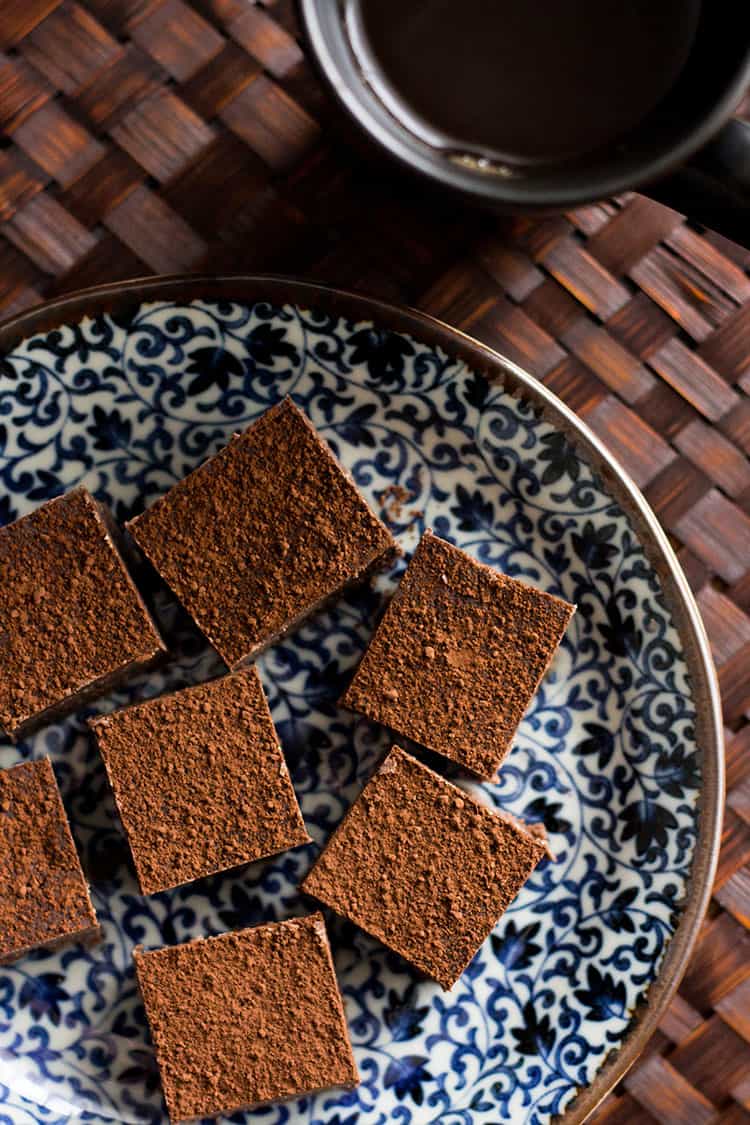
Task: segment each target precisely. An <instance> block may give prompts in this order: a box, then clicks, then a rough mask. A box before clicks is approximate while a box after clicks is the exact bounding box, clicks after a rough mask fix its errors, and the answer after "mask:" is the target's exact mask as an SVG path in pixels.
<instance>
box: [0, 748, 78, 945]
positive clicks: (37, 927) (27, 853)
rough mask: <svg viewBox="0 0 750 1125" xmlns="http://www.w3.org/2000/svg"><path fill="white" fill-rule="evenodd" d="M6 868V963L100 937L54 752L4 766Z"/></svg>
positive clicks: (0, 936)
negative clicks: (64, 943)
mask: <svg viewBox="0 0 750 1125" xmlns="http://www.w3.org/2000/svg"><path fill="white" fill-rule="evenodd" d="M0 872H2V877H0V964H1V963H4V962H7V961H12V960H14V959H15V958H17V957H20V956H21V954H22V953H25V952H27V951H28V950H30V949H36V948H38V947H39V946H53V945H57V944H58V943H60V942H61V941H63V940H65V939H71V940H73V939H85V940H89V939H91V938H93V937H96V936H97V935H98V933H99V926H98V923H97V920H96V914H95V913H94V908H93V906H92V905H91V900H90V899H89V892H88V888H87V886H86V880H85V878H84V875H83V871H82V870H81V863H80V860H79V859H78V853H77V852H76V848H75V844H74V843H73V837H72V836H71V834H70V828H69V827H68V821H67V818H66V816H65V810H64V808H63V804H62V801H61V799H60V791H59V789H58V788H57V781H56V780H55V775H54V773H53V770H52V765H51V763H50V760H49V758H43V759H42V760H41V761H38V762H22V763H21V764H20V765H17V766H13V767H12V768H11V769H7V770H2V771H0Z"/></svg>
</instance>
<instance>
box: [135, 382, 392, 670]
mask: <svg viewBox="0 0 750 1125" xmlns="http://www.w3.org/2000/svg"><path fill="white" fill-rule="evenodd" d="M127 526H128V529H129V531H130V532H131V534H132V535H133V537H134V539H135V540H136V542H137V543H138V545H139V546H140V547H141V549H142V550H143V552H144V553H145V554H146V555H147V556H148V558H149V559H150V561H151V562H152V563H153V565H154V566H155V567H156V569H157V570H158V571H159V573H160V574H161V575H162V577H163V578H164V579H165V581H166V582H167V583H168V584H169V586H170V587H171V588H172V590H173V591H174V593H175V594H176V596H177V597H178V598H179V600H180V601H181V602H182V604H183V605H184V606H185V608H186V609H187V610H188V612H189V613H190V614H191V615H192V617H193V618H194V619H195V621H196V622H197V624H198V625H199V626H200V628H201V629H202V630H203V632H204V633H205V635H206V636H207V637H208V639H209V641H210V642H211V644H212V645H213V646H214V647H215V648H216V650H217V651H218V653H219V655H220V656H221V657H222V659H223V660H225V661H226V663H227V664H228V665H229V666H230V667H236V666H237V665H238V664H240V663H242V662H243V661H245V660H247V659H248V658H250V657H252V656H253V655H255V653H256V652H257V651H258V650H259V649H261V648H262V647H264V646H265V645H266V644H268V643H269V642H270V641H271V640H273V639H274V638H275V637H276V636H278V635H279V634H280V633H282V632H284V631H285V630H286V629H287V628H288V627H290V626H291V625H292V624H293V623H295V622H296V621H297V620H299V619H300V618H301V617H303V616H304V615H305V614H307V613H309V612H311V611H312V610H313V609H314V608H315V607H316V606H317V605H318V604H320V602H321V601H324V600H325V599H327V598H329V597H331V596H332V595H333V594H335V593H337V592H338V591H339V590H341V589H342V587H343V586H345V585H346V584H347V583H349V582H351V581H353V580H355V579H357V578H360V577H363V576H364V575H365V574H366V573H367V572H368V571H369V570H370V568H372V567H373V566H377V565H378V564H379V563H380V562H381V561H385V560H386V559H387V558H388V557H389V556H390V554H391V553H392V552H393V550H394V549H395V543H394V540H393V538H392V536H391V534H390V532H389V531H388V529H387V528H386V527H385V525H384V524H382V523H381V522H380V520H379V519H378V518H377V517H376V516H375V515H374V513H373V512H372V511H371V510H370V508H369V507H368V505H367V504H366V502H365V501H364V499H363V498H362V496H360V494H359V492H358V491H357V489H356V487H355V486H354V484H353V483H352V481H351V480H350V479H349V477H348V476H347V475H346V473H345V472H344V471H343V469H342V468H341V466H340V465H339V463H338V462H337V461H336V459H335V457H334V456H333V454H332V453H331V451H330V449H329V448H328V446H327V445H326V443H325V442H324V441H322V440H321V439H320V438H319V437H318V435H317V433H316V432H315V430H314V429H313V427H312V425H311V424H310V422H309V421H308V420H307V418H306V417H305V415H304V414H303V413H302V412H301V411H300V410H298V409H297V407H296V406H294V404H293V403H292V401H291V400H290V399H285V400H284V401H283V402H281V403H279V404H278V405H277V406H274V407H272V408H271V409H270V410H268V411H266V413H265V414H264V415H263V416H262V417H261V418H260V419H259V420H258V421H257V422H256V423H255V424H254V425H252V426H251V427H250V428H249V429H248V430H246V431H245V432H244V433H243V434H240V435H239V436H237V437H236V438H235V440H234V441H232V442H230V444H229V445H228V446H226V447H225V448H224V449H222V450H221V451H220V452H219V453H217V454H216V456H215V457H212V458H211V459H210V460H209V461H207V462H206V463H205V464H204V465H201V466H200V467H199V468H198V469H196V470H195V471H194V472H192V473H191V474H190V475H189V476H187V477H186V478H185V479H184V480H183V481H180V483H179V484H177V485H175V486H174V488H172V489H170V491H169V492H168V493H167V494H166V495H165V496H163V497H161V499H159V500H157V501H156V503H155V504H153V505H152V506H151V507H150V508H149V509H147V511H145V512H144V513H143V515H141V516H138V517H137V518H136V519H134V520H132V521H131V522H130V523H129V524H128V525H127Z"/></svg>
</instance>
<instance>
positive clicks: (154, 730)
mask: <svg viewBox="0 0 750 1125" xmlns="http://www.w3.org/2000/svg"><path fill="white" fill-rule="evenodd" d="M89 725H90V726H91V729H92V730H93V732H94V735H95V737H96V741H97V743H98V744H99V749H100V751H101V754H102V757H103V759H104V765H105V766H106V768H107V773H108V775H109V780H110V782H111V784H112V789H113V790H114V794H115V802H116V804H117V808H118V810H119V813H120V819H121V820H122V824H123V828H124V829H125V834H126V836H127V838H128V841H129V843H130V850H131V852H132V853H133V861H134V863H135V869H136V874H137V876H138V883H139V885H140V888H141V891H142V892H143V894H147V895H150V894H155V893H156V892H157V891H163V890H167V889H168V888H169V887H176V886H179V884H180V883H188V882H190V880H191V879H198V878H200V877H201V876H203V875H212V874H214V873H215V872H217V871H224V870H226V869H227V868H229V867H236V866H238V864H241V863H251V862H253V861H254V860H256V859H261V858H263V857H264V856H269V855H274V854H275V853H276V852H281V851H285V850H286V849H287V848H294V847H297V846H298V845H299V844H307V843H309V841H310V837H309V836H308V834H307V832H306V830H305V825H304V822H303V820H302V814H301V813H300V810H299V805H298V804H297V798H296V797H295V794H294V789H293V788H292V783H291V780H290V777H289V771H288V770H287V767H286V762H285V761H284V755H283V754H282V752H281V747H280V746H279V741H278V738H277V737H276V730H275V728H274V725H273V721H272V719H271V713H270V711H269V710H268V703H267V702H266V697H265V695H264V692H263V688H262V686H261V682H260V679H259V677H258V673H257V672H256V670H255V669H254V668H243V669H240V670H239V671H237V672H232V673H230V675H228V676H224V677H222V678H221V679H218V680H211V681H210V682H209V683H205V684H199V685H198V686H197V687H189V688H184V689H183V690H182V691H176V692H173V693H172V694H171V695H162V696H160V697H159V698H158V699H150V700H148V701H147V702H146V703H137V704H135V705H134V706H132V707H125V708H123V709H122V710H121V711H115V712H113V713H112V714H111V715H101V716H100V717H99V718H97V719H92V720H91V722H90V724H89Z"/></svg>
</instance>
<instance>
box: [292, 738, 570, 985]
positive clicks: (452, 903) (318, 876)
mask: <svg viewBox="0 0 750 1125" xmlns="http://www.w3.org/2000/svg"><path fill="white" fill-rule="evenodd" d="M547 854H548V851H547V844H546V838H545V837H544V835H543V834H541V835H537V834H532V833H531V832H530V831H529V830H527V829H526V827H525V826H524V825H522V824H520V822H518V821H515V820H513V819H510V818H507V817H505V816H502V815H500V814H497V813H494V812H492V811H491V810H490V809H488V808H486V807H485V806H484V805H481V804H480V803H479V802H478V801H476V800H475V799H474V798H473V797H471V796H469V795H468V794H467V793H464V792H463V790H461V789H459V788H457V786H455V785H451V784H450V782H447V781H445V780H444V779H443V778H442V777H440V776H439V775H438V774H436V773H434V772H433V771H432V770H430V769H428V768H427V766H423V765H422V764H421V763H420V762H418V761H417V760H416V759H415V758H412V757H411V756H410V755H409V754H406V753H405V752H404V751H403V750H401V749H400V748H399V747H398V746H394V747H393V749H392V750H391V752H390V754H389V755H388V757H387V758H386V759H385V762H384V763H383V765H382V766H381V767H380V769H379V770H378V772H377V773H376V774H375V775H374V776H373V777H372V778H371V780H370V781H369V782H368V783H367V785H366V786H365V788H364V789H363V790H362V792H361V794H360V795H359V797H358V798H357V800H356V801H355V802H354V804H353V805H352V807H351V809H350V810H349V812H348V813H347V814H346V816H345V818H344V820H343V821H342V823H341V824H340V825H339V827H338V828H337V829H336V831H335V832H334V834H333V836H332V837H331V839H330V840H329V841H328V843H327V844H326V846H325V848H324V849H323V851H322V853H321V854H320V856H319V857H318V859H317V861H316V863H315V864H314V866H313V867H312V869H311V870H310V871H309V872H308V874H307V876H306V878H305V879H304V881H303V883H302V886H301V890H303V891H305V892H306V893H307V894H310V895H313V896H314V897H315V898H317V899H319V900H320V901H321V902H323V903H325V905H326V906H330V907H331V908H332V909H333V910H335V911H336V912H337V913H338V914H342V915H343V916H344V917H345V918H348V919H349V920H350V921H351V922H354V923H355V924H356V925H357V926H360V927H361V928H362V929H363V930H366V931H367V933H369V934H372V936H373V937H376V938H378V939H379V940H380V941H382V942H383V944H384V945H387V946H388V947H389V948H390V949H393V950H395V952H396V953H399V954H400V955H401V956H402V957H403V958H404V959H405V960H407V961H409V962H411V964H412V965H415V966H416V967H417V968H418V969H419V970H420V971H421V972H423V973H425V975H426V976H428V977H432V978H433V979H434V980H436V981H437V982H438V983H439V984H440V985H441V986H442V987H443V988H444V989H449V988H450V987H451V986H452V985H453V984H454V983H455V981H456V980H458V978H459V976H460V975H461V973H462V972H463V971H464V969H465V968H466V966H467V965H468V964H469V962H470V961H471V959H472V957H473V956H474V954H475V953H476V951H477V950H478V949H479V946H480V945H481V944H482V942H483V941H484V940H485V938H486V937H487V936H488V934H489V933H490V931H491V929H492V928H493V926H494V925H495V924H496V922H497V920H498V919H499V918H500V916H501V915H502V914H503V912H504V911H505V910H506V909H507V907H508V906H509V905H510V904H511V902H512V901H513V899H514V898H515V897H516V895H517V894H518V892H519V890H520V889H521V887H522V886H523V884H524V883H525V882H526V880H527V879H528V877H529V876H530V875H531V873H532V871H533V870H534V868H535V867H536V865H537V863H538V862H539V861H540V859H542V857H544V856H545V855H547Z"/></svg>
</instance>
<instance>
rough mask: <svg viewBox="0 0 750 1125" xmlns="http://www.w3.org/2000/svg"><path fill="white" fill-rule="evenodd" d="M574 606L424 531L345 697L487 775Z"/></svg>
mask: <svg viewBox="0 0 750 1125" xmlns="http://www.w3.org/2000/svg"><path fill="white" fill-rule="evenodd" d="M574 609H575V607H574V606H572V605H568V603H567V602H564V601H562V599H560V598H556V597H553V596H552V595H551V594H545V593H544V592H543V591H541V590H536V589H534V587H532V586H527V585H526V584H525V583H523V582H518V581H516V579H514V578H508V577H506V575H504V574H500V573H499V572H498V571H496V570H493V569H492V568H491V567H489V566H485V565H484V564H483V563H478V562H475V561H474V559H472V558H470V557H469V556H468V555H467V554H465V553H464V552H463V551H460V550H459V549H458V548H457V547H453V546H452V545H451V544H450V543H446V542H445V540H443V539H438V538H437V536H435V535H433V534H432V533H431V532H429V531H426V532H425V534H424V535H423V537H422V539H421V541H420V543H419V546H418V547H417V550H416V551H415V553H414V557H413V558H412V560H411V562H410V563H409V566H408V567H407V569H406V573H405V574H404V577H403V578H402V580H401V584H400V586H399V588H398V590H397V591H396V594H395V595H394V597H393V600H392V602H391V604H390V605H389V607H388V609H387V610H386V613H385V615H384V617H383V619H382V621H381V623H380V625H379V627H378V629H377V631H376V633H375V636H374V637H373V639H372V641H371V642H370V645H369V647H368V649H367V651H366V653H365V655H364V657H363V659H362V661H361V663H360V665H359V667H358V669H357V671H356V673H355V675H354V679H353V680H352V682H351V684H350V685H349V687H348V689H347V691H346V692H345V694H344V697H343V699H342V700H341V702H342V704H343V706H345V707H348V708H350V709H351V710H352V711H360V712H361V713H362V714H363V715H367V717H368V718H370V719H374V720H375V721H376V722H378V723H383V724H384V725H385V726H388V727H391V728H392V729H393V730H395V731H397V732H398V733H399V734H403V735H405V736H406V737H407V738H411V739H413V740H414V741H415V742H418V743H421V745H422V746H426V747H428V748H429V749H430V750H435V751H437V753H439V754H443V755H444V756H445V757H446V758H451V759H452V760H453V761H454V762H458V763H459V764H460V765H461V766H464V767H465V768H466V769H468V770H471V771H472V772H473V773H475V774H478V775H479V776H480V777H483V778H486V779H488V780H491V779H493V778H494V777H495V776H496V774H497V770H498V768H499V766H500V764H501V763H502V761H503V759H504V758H505V757H506V755H507V754H508V752H509V750H510V748H511V741H512V739H513V735H514V734H515V731H516V728H517V727H518V724H519V723H520V721H521V719H522V718H523V715H524V712H525V711H526V709H527V707H528V705H529V703H530V702H531V699H532V697H533V695H534V693H535V691H536V689H537V688H538V686H539V683H540V681H541V679H542V677H543V676H544V673H545V672H546V670H547V667H548V665H549V663H550V661H551V659H552V657H553V655H554V653H555V649H556V648H557V646H558V644H559V643H560V641H561V640H562V636H563V634H564V632H565V629H566V627H567V625H568V622H569V621H570V618H571V616H572V614H573V612H574Z"/></svg>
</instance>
